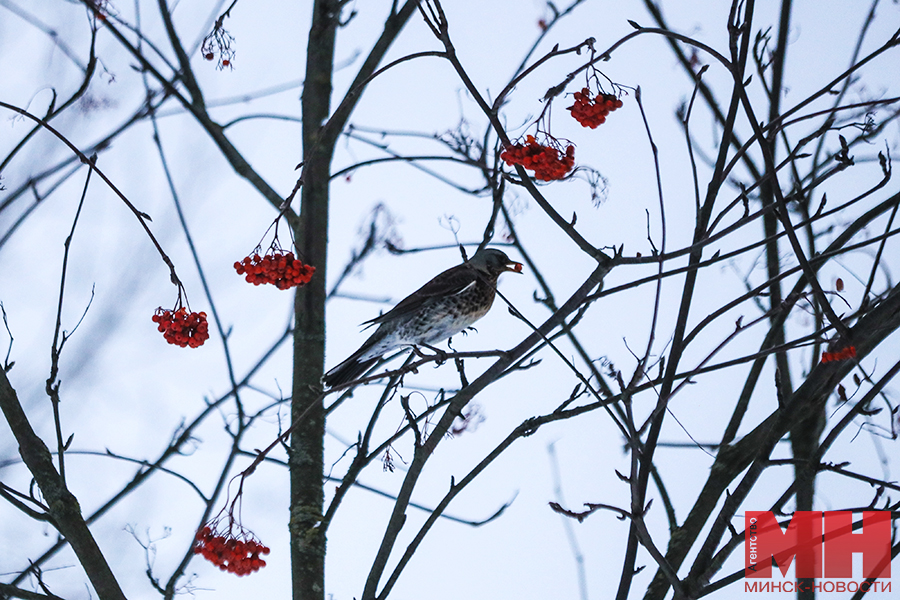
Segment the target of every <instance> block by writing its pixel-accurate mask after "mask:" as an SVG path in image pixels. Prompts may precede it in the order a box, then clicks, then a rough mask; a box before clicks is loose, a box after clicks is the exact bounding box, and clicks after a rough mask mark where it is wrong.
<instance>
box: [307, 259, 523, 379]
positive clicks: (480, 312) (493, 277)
mask: <svg viewBox="0 0 900 600" xmlns="http://www.w3.org/2000/svg"><path fill="white" fill-rule="evenodd" d="M505 271H511V272H513V273H521V272H522V264H521V263H517V262H515V261H513V260H510V258H509V257H508V256H506V254H504V253H503V252H501V251H500V250H494V249H493V248H486V249H483V250H479V251H478V252H476V253H475V255H474V256H472V258H471V259H469V260H467V261H466V262H464V263H463V264H461V265H457V266H455V267H453V268H451V269H447V270H446V271H444V272H443V273H441V274H440V275H438V276H437V277H435V278H434V279H432V280H431V281H429V282H428V283H426V284H425V285H423V286H422V287H421V288H419V289H418V290H416V291H415V292H413V293H412V294H410V295H409V296H407V297H406V298H404V299H403V300H402V301H400V303H399V304H398V305H397V306H395V307H394V308H392V309H391V310H389V311H388V312H386V313H384V314H383V315H381V316H378V317H375V318H374V319H371V320H369V321H366V322H365V323H363V324H364V325H368V326H372V325H378V329H376V330H375V333H373V334H372V335H371V336H370V337H369V339H367V340H366V342H365V343H364V344H363V345H362V346H361V347H360V348H359V350H357V351H356V352H354V353H353V354H352V355H351V356H350V358H348V359H347V360H345V361H344V362H342V363H340V364H339V365H337V366H336V367H334V368H333V369H331V370H330V371H328V372H327V373H325V376H324V377H323V378H322V382H323V383H324V384H325V386H326V387H334V386H338V385H343V384H345V383H348V382H350V381H353V380H354V379H358V378H359V376H360V375H362V374H363V373H365V371H366V370H367V369H368V368H369V367H371V366H372V365H373V364H375V362H376V361H377V360H378V359H379V358H381V357H382V355H384V354H385V353H387V352H390V351H392V350H396V349H397V348H402V347H403V346H427V345H431V344H437V343H439V342H442V341H444V340H446V339H447V338H449V337H451V336H453V335H454V334H457V333H459V332H460V331H463V330H465V329H467V328H468V327H471V326H472V324H473V323H474V322H475V321H477V320H478V319H480V318H481V317H483V316H484V315H486V314H487V312H488V311H489V310H490V308H491V305H492V304H493V303H494V295H495V293H496V291H497V278H498V277H500V274H501V273H503V272H505Z"/></svg>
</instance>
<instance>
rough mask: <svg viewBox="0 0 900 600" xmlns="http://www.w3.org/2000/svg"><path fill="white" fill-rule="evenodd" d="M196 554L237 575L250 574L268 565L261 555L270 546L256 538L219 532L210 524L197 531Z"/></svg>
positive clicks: (267, 550)
mask: <svg viewBox="0 0 900 600" xmlns="http://www.w3.org/2000/svg"><path fill="white" fill-rule="evenodd" d="M195 540H196V544H195V545H194V554H200V555H202V556H203V558H205V559H206V560H208V561H209V562H211V563H212V564H214V565H216V566H217V567H219V568H220V569H221V570H223V571H228V572H229V573H234V574H235V575H249V574H250V573H255V572H256V571H259V570H260V569H261V568H263V567H264V566H266V561H265V560H263V559H262V558H260V555H266V554H268V553H269V547H268V546H264V545H263V544H261V543H260V542H258V541H256V540H255V539H252V538H251V539H248V540H239V539H236V538H234V537H232V536H231V535H230V533H229V534H226V535H222V534H218V533H216V532H215V531H213V529H212V528H211V527H210V526H209V525H204V526H203V527H202V528H201V529H200V531H198V532H197V536H196V538H195Z"/></svg>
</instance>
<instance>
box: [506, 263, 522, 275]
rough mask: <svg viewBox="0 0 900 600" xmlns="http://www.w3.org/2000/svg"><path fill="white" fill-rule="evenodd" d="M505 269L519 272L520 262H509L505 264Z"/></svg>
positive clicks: (520, 268) (520, 269)
mask: <svg viewBox="0 0 900 600" xmlns="http://www.w3.org/2000/svg"><path fill="white" fill-rule="evenodd" d="M506 270H507V271H512V272H513V273H521V272H522V263H517V262H511V263H509V264H508V265H506Z"/></svg>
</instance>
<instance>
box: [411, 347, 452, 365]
mask: <svg viewBox="0 0 900 600" xmlns="http://www.w3.org/2000/svg"><path fill="white" fill-rule="evenodd" d="M421 345H422V346H424V347H426V348H428V349H429V350H431V351H432V352H434V355H433V356H429V355H427V354H423V353H422V351H421V350H420V349H419V347H418V346H413V352H415V353H416V354H418V355H419V356H421V357H422V358H435V360H436V362H437V364H439V365H442V364H444V363H445V362H446V361H447V353H446V352H444V351H443V350H441V349H440V348H435V347H434V346H432V345H430V344H421Z"/></svg>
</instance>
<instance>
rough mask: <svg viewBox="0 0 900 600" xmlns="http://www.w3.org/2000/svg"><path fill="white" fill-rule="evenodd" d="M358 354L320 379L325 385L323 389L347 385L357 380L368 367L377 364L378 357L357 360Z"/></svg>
mask: <svg viewBox="0 0 900 600" xmlns="http://www.w3.org/2000/svg"><path fill="white" fill-rule="evenodd" d="M358 354H360V353H359V352H357V353H356V354H354V355H353V356H351V357H350V358H348V359H347V360H345V361H344V362H342V363H341V364H339V365H338V366H336V367H334V368H333V369H331V370H330V371H328V372H327V373H325V376H324V377H322V383H324V384H325V387H329V388H331V387H335V386H338V385H343V384H345V383H349V382H351V381H353V380H354V379H359V376H360V375H362V374H363V373H365V372H366V371H367V370H368V369H369V367H371V366H372V365H374V364H375V363H376V362H378V358H379V357H377V356H376V357H374V358H368V359H366V360H360V359H359V358H357V355H358Z"/></svg>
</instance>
